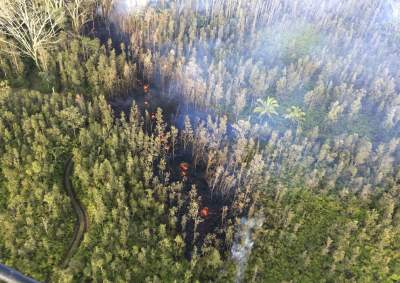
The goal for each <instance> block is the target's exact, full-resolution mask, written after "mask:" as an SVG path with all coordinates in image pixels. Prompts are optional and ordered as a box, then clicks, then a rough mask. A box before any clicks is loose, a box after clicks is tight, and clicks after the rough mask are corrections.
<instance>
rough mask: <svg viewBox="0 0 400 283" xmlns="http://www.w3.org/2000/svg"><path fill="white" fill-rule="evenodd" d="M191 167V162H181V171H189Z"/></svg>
mask: <svg viewBox="0 0 400 283" xmlns="http://www.w3.org/2000/svg"><path fill="white" fill-rule="evenodd" d="M189 168H190V164H189V163H187V162H182V163H181V164H179V169H181V171H185V172H187V171H188V170H189Z"/></svg>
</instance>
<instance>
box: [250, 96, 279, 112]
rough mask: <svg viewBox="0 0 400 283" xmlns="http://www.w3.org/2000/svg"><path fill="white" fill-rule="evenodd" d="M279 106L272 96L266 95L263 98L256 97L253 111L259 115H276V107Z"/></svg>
mask: <svg viewBox="0 0 400 283" xmlns="http://www.w3.org/2000/svg"><path fill="white" fill-rule="evenodd" d="M278 107H279V104H278V101H277V100H276V99H275V98H273V97H269V96H268V97H267V98H266V99H265V100H262V99H257V107H256V108H254V111H253V112H254V113H258V115H259V117H263V116H268V117H271V116H272V115H277V114H278V112H276V109H277V108H278Z"/></svg>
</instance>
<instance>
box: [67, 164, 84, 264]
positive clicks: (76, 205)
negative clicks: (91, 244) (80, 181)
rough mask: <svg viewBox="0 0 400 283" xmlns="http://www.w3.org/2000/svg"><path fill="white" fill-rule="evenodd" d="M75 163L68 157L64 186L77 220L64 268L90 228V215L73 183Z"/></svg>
mask: <svg viewBox="0 0 400 283" xmlns="http://www.w3.org/2000/svg"><path fill="white" fill-rule="evenodd" d="M73 165H74V163H73V161H72V158H70V159H68V161H67V163H66V164H65V168H64V188H65V190H66V191H67V193H68V196H69V198H70V199H71V205H72V208H73V209H74V211H75V214H76V216H77V220H76V223H75V228H74V235H73V237H72V240H71V243H70V245H69V247H68V250H67V253H66V255H65V258H64V262H63V263H62V267H63V268H66V267H67V266H68V263H69V260H70V259H71V258H72V256H73V255H74V253H75V252H76V250H77V249H78V247H79V245H80V244H81V242H82V239H83V234H84V233H85V232H86V231H87V229H88V217H87V214H86V211H85V209H84V207H83V206H82V204H81V203H80V201H79V199H77V197H76V193H75V191H74V187H73V186H72V183H71V175H72V169H73Z"/></svg>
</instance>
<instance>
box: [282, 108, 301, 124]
mask: <svg viewBox="0 0 400 283" xmlns="http://www.w3.org/2000/svg"><path fill="white" fill-rule="evenodd" d="M286 113H287V114H286V115H285V118H286V119H288V120H290V121H292V122H295V123H297V124H300V123H302V122H303V121H304V119H305V117H306V113H305V112H304V111H303V110H302V109H301V108H300V107H298V106H292V107H290V108H288V109H287V111H286Z"/></svg>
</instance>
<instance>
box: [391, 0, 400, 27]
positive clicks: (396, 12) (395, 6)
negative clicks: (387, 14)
mask: <svg viewBox="0 0 400 283" xmlns="http://www.w3.org/2000/svg"><path fill="white" fill-rule="evenodd" d="M390 4H391V7H392V16H393V19H394V20H395V21H398V22H400V1H398V0H392V1H391V3H390Z"/></svg>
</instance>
